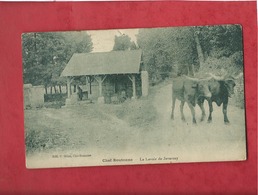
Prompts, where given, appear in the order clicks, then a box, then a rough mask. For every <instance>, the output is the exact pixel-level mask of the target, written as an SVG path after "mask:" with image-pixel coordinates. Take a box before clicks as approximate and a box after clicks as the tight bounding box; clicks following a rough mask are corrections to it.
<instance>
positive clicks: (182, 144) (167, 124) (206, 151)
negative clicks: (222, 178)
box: [153, 84, 245, 161]
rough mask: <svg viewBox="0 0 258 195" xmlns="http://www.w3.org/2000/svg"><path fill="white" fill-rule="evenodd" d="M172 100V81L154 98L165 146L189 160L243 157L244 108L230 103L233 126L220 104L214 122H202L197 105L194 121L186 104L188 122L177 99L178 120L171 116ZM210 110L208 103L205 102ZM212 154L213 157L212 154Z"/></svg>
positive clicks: (229, 112) (176, 113) (176, 114)
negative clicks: (184, 119) (195, 123)
mask: <svg viewBox="0 0 258 195" xmlns="http://www.w3.org/2000/svg"><path fill="white" fill-rule="evenodd" d="M171 100H172V84H168V85H166V86H164V87H161V88H160V89H159V91H158V92H157V93H156V96H155V98H154V102H153V104H154V106H155V107H156V109H157V112H158V114H159V121H160V123H157V127H156V128H157V129H159V131H160V134H162V136H160V137H161V138H162V139H163V142H164V144H163V145H164V146H166V145H167V146H168V148H171V151H173V152H174V153H176V154H179V155H180V156H184V158H186V159H188V160H190V161H191V160H192V159H196V158H197V157H200V156H201V157H200V158H202V159H203V160H204V161H205V160H209V159H211V158H213V159H219V160H222V159H225V154H226V155H227V157H226V159H231V158H234V157H235V156H238V155H239V158H241V157H242V156H243V155H244V154H243V153H245V123H244V110H242V109H239V108H237V107H234V106H232V105H229V107H228V116H229V120H230V121H231V124H230V125H225V124H224V122H223V114H222V111H221V107H217V106H216V105H214V111H213V122H212V123H207V122H206V120H205V121H204V122H200V118H201V110H200V108H199V107H198V106H196V108H195V110H196V117H197V125H193V124H192V122H191V121H192V116H191V112H190V109H189V108H188V106H187V105H185V107H184V114H185V116H186V122H182V121H181V118H180V111H179V105H180V102H179V101H177V102H176V108H175V120H173V121H172V120H171V119H170V115H171V106H172V103H171ZM204 107H205V110H206V113H208V104H207V102H206V103H205V105H204ZM211 155H212V156H211Z"/></svg>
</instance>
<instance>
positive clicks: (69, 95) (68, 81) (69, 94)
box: [67, 77, 71, 98]
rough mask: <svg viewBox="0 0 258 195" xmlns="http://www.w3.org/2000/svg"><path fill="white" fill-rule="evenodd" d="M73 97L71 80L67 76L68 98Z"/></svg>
mask: <svg viewBox="0 0 258 195" xmlns="http://www.w3.org/2000/svg"><path fill="white" fill-rule="evenodd" d="M70 97H71V80H70V77H67V98H70Z"/></svg>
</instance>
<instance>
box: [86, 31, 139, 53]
mask: <svg viewBox="0 0 258 195" xmlns="http://www.w3.org/2000/svg"><path fill="white" fill-rule="evenodd" d="M138 32H139V29H116V30H96V31H87V33H88V34H89V35H91V39H92V42H93V47H94V48H93V51H92V52H107V51H111V50H112V49H113V46H114V40H115V35H117V36H119V35H121V34H125V35H128V36H129V37H130V38H131V40H132V41H134V42H135V43H137V41H136V36H135V35H136V34H138Z"/></svg>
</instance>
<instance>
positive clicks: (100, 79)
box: [94, 75, 107, 103]
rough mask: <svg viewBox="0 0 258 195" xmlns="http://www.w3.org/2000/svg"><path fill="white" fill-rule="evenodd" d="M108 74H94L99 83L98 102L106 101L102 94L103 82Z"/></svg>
mask: <svg viewBox="0 0 258 195" xmlns="http://www.w3.org/2000/svg"><path fill="white" fill-rule="evenodd" d="M106 77H107V75H106V76H104V77H103V78H102V76H98V77H97V76H94V78H95V79H96V81H97V82H98V84H99V98H98V102H99V103H104V97H103V96H102V83H103V82H104V80H105V79H106Z"/></svg>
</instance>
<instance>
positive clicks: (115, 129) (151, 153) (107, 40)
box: [22, 25, 246, 168]
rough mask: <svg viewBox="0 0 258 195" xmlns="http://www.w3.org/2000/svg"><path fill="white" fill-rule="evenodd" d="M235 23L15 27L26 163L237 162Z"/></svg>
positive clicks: (240, 123) (239, 80) (239, 101)
mask: <svg viewBox="0 0 258 195" xmlns="http://www.w3.org/2000/svg"><path fill="white" fill-rule="evenodd" d="M242 37H243V36H242V27H241V26H240V25H217V26H194V27H168V28H148V29H147V28H143V29H113V30H98V31H71V32H31V33H24V34H22V54H23V81H24V86H23V90H24V122H25V149H26V166H27V168H52V167H79V166H110V165H132V164H160V163H181V162H214V161H242V160H246V128H245V101H244V75H243V70H244V63H243V40H242Z"/></svg>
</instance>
